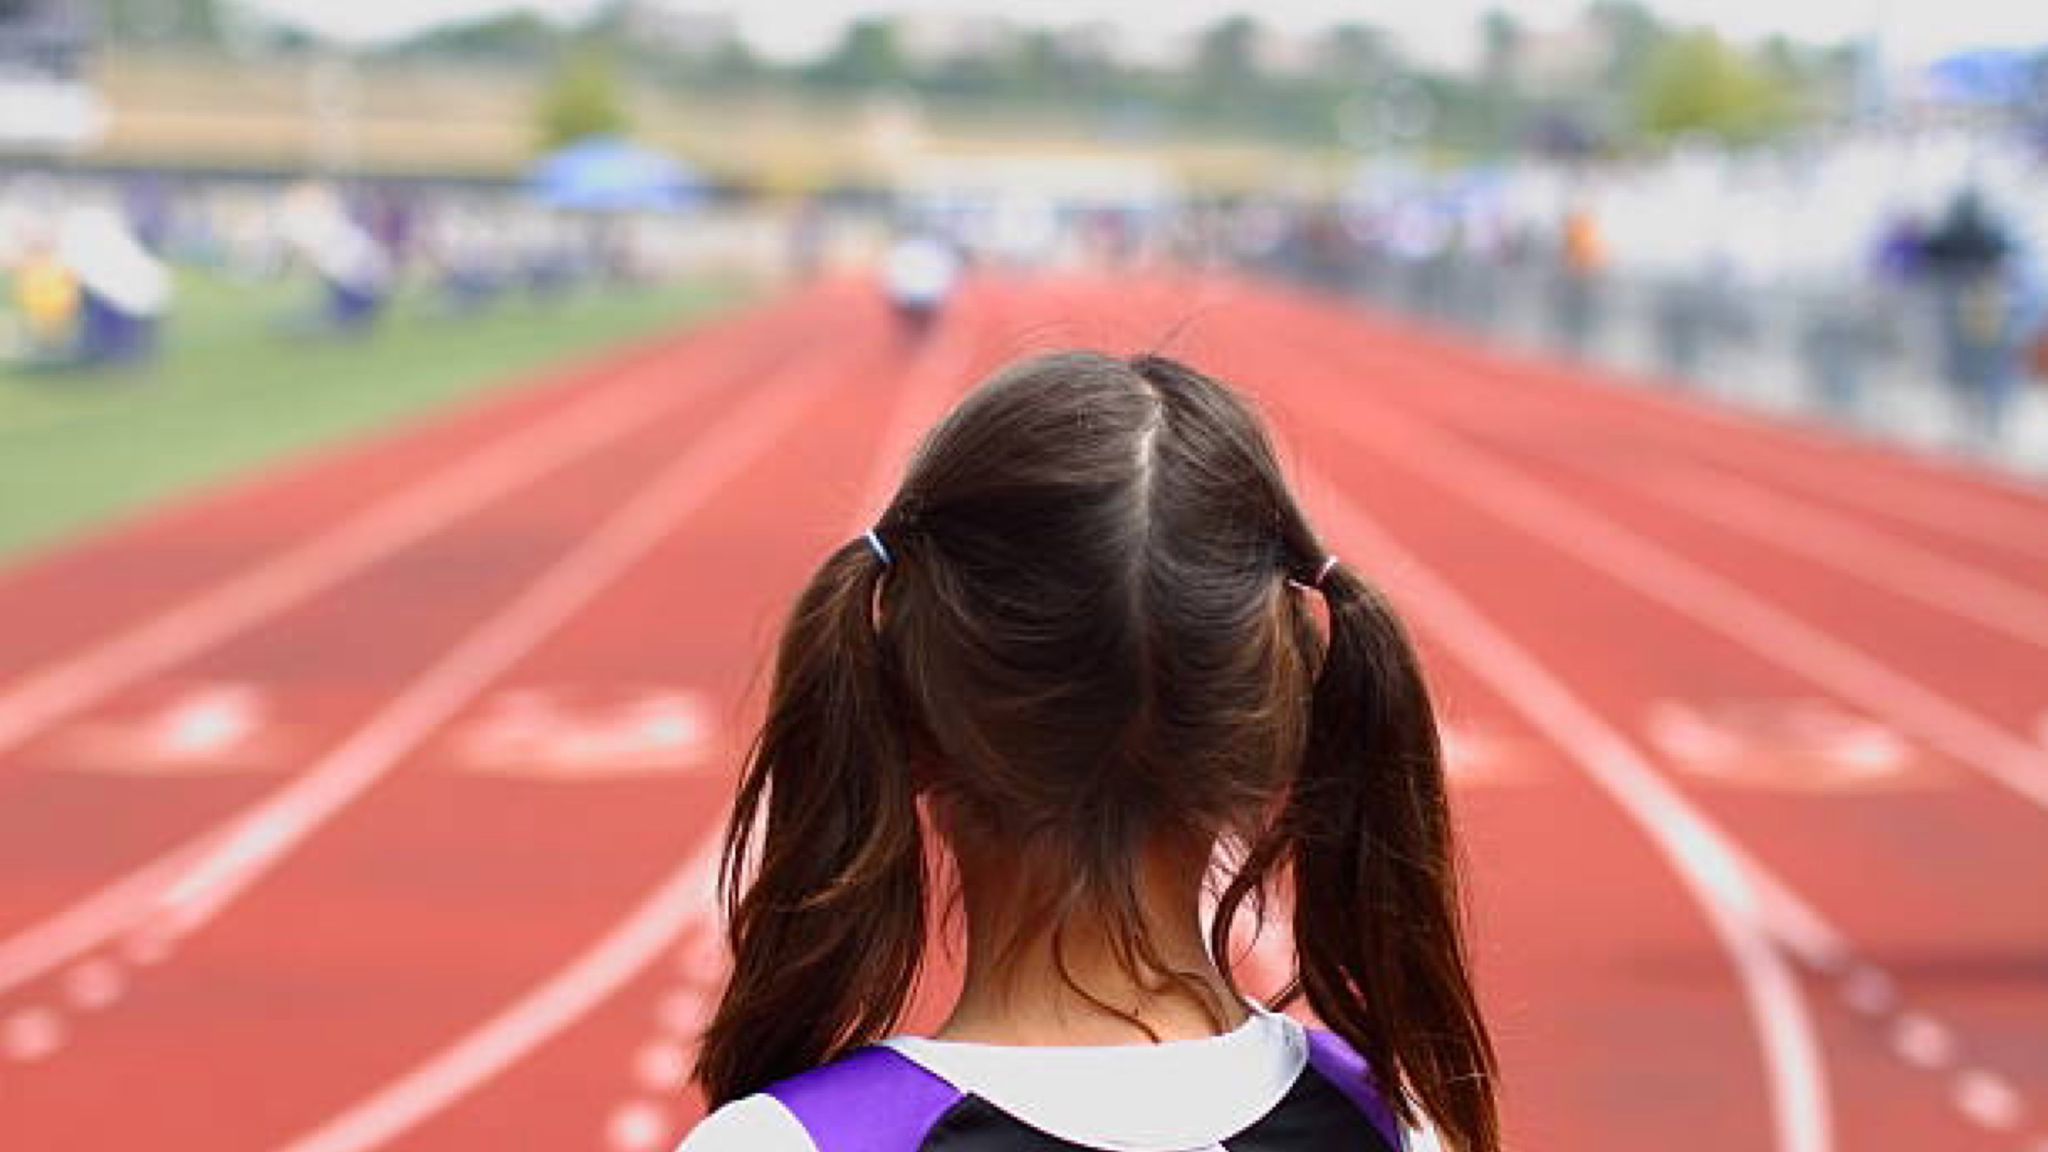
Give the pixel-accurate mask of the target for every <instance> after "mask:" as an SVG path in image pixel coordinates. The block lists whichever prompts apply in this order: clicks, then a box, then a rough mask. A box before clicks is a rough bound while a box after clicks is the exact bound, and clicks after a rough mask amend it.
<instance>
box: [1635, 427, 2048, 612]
mask: <svg viewBox="0 0 2048 1152" xmlns="http://www.w3.org/2000/svg"><path fill="white" fill-rule="evenodd" d="M1682 468H1683V466H1682V465H1675V464H1672V463H1669V462H1663V463H1660V464H1659V465H1658V467H1657V468H1654V469H1647V470H1644V471H1643V472H1642V473H1640V474H1632V475H1631V476H1629V477H1628V481H1627V482H1628V484H1629V485H1630V486H1631V487H1633V488H1636V489H1638V490H1641V491H1645V492H1647V493H1649V494H1650V495H1651V496H1653V497H1655V498H1657V499H1659V500H1662V501H1663V502H1664V503H1666V504H1669V505H1671V506H1673V507H1677V508H1681V509H1684V510H1685V511H1688V512H1690V513H1692V514H1693V515H1695V516H1698V517H1700V518H1701V519H1704V520H1708V521H1711V522H1713V523H1715V524H1719V525H1721V526H1722V527H1725V528H1729V529H1732V530H1734V531H1736V532H1739V533H1741V534H1743V535H1746V536H1749V537H1750V538H1751V539H1755V540H1762V541H1764V542H1765V543H1767V544H1771V545H1773V546H1775V547H1778V548H1780V549H1782V550H1784V551H1787V552H1791V553H1794V554H1796V555H1799V556H1802V557H1805V558H1806V559H1808V560H1811V561H1814V562H1816V563H1819V564H1822V565H1825V566H1827V567H1830V568H1833V569H1835V570H1837V571H1840V572H1843V573H1846V574H1848V575H1849V576H1851V577H1853V578H1855V579H1857V580H1860V581H1862V582H1864V583H1867V584H1870V585H1873V586H1875V587H1877V588H1881V589H1885V590H1887V591H1889V592H1891V593H1893V594H1894V595H1898V596H1903V597H1905V598H1907V599H1911V600H1918V601H1919V602H1920V603H1922V604H1925V605H1927V606H1929V607H1932V608H1934V609H1936V610H1938V611H1941V612H1944V613H1947V614H1949V615H1952V616H1958V617H1961V618H1963V619H1965V620H1970V621H1972V622H1974V623H1977V624H1980V625H1982V626H1984V627H1985V628H1988V629H1990V630H1992V631H1994V632H1998V633H2000V634H2002V635H2005V636H2008V637H2011V638H2012V639H2015V640H2018V641H2021V642H2022V643H2026V644H2032V645H2034V646H2035V647H2037V648H2048V596H2044V595H2042V594H2040V593H2038V592H2036V591H2034V590H2033V589H2031V588H2029V587H2027V586H2026V585H2024V584H2020V583H2017V582H2015V581H2012V580H2008V579H2006V578H2004V577H2002V576H1997V575H1994V574H1992V573H1989V572H1986V571H1984V570H1982V569H1981V568H1978V567H1976V566H1975V565H1971V564H1966V563H1961V562H1959V561H1956V560H1951V559H1949V558H1948V557H1946V556H1943V555H1941V554H1940V553H1938V552H1934V551H1931V550H1929V549H1925V548H1921V547H1919V546H1917V545H1913V544H1909V543H1907V542H1905V541H1903V540H1899V539H1896V538H1894V537H1891V536H1888V535H1886V534H1884V533H1882V532H1879V531H1875V530H1872V529H1868V528H1864V527H1862V526H1860V525H1857V524H1854V523H1852V522H1850V521H1849V520H1847V519H1846V518H1844V517H1841V516H1837V515H1835V514H1834V513H1831V512H1826V511H1823V510H1821V509H1820V508H1818V507H1815V506H1814V505H1812V504H1807V503H1804V502H1802V501H1799V500H1796V499H1794V498H1792V497H1788V496H1783V495H1779V494H1777V493H1774V492H1771V491H1769V490H1767V489H1765V488H1762V487H1759V486H1757V485H1754V484H1751V483H1749V482H1747V481H1745V480H1741V479H1738V478H1736V477H1734V476H1730V475H1726V474H1716V475H1712V476H1709V475H1707V474H1706V473H1705V472H1703V471H1701V470H1697V469H1684V470H1682V471H1681V469H1682Z"/></svg>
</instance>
